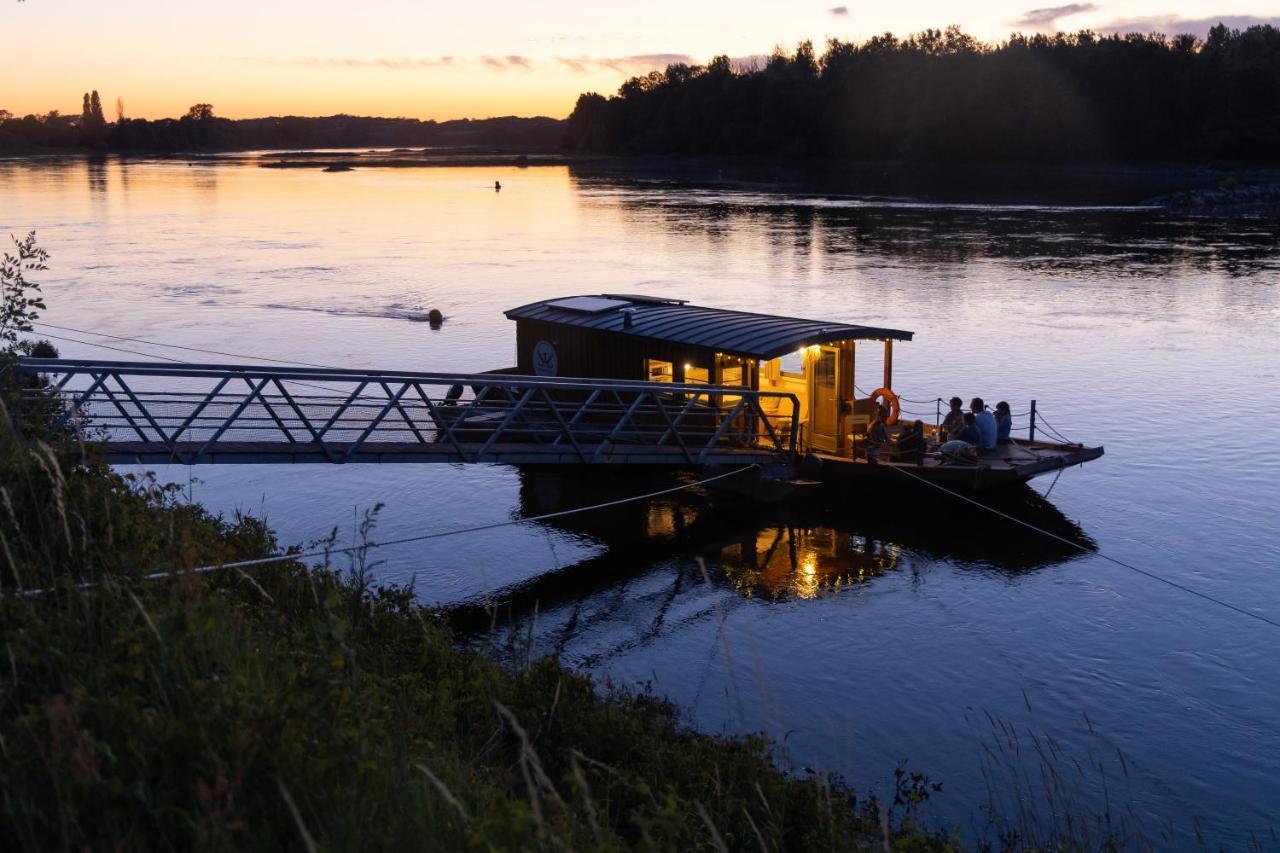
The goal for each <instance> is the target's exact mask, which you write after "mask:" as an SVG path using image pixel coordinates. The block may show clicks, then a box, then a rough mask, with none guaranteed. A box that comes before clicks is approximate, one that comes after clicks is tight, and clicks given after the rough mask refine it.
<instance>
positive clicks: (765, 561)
mask: <svg viewBox="0 0 1280 853" xmlns="http://www.w3.org/2000/svg"><path fill="white" fill-rule="evenodd" d="M901 554H902V551H901V548H899V547H898V546H897V545H895V544H893V543H889V542H878V541H876V540H868V539H866V538H865V537H862V536H854V535H850V534H848V533H841V532H840V531H838V530H832V529H831V528H829V527H815V528H804V527H791V526H779V527H770V528H765V529H763V530H761V531H759V532H758V533H757V534H756V535H755V539H754V541H753V540H750V539H747V540H743V541H740V542H735V543H733V544H731V545H726V546H724V547H723V548H721V550H720V554H719V563H720V567H721V569H722V570H723V571H724V573H725V576H726V577H727V578H728V580H729V582H730V583H731V584H733V586H734V588H735V589H737V590H738V591H739V592H741V593H742V594H743V595H748V596H754V595H763V596H767V597H770V598H775V599H777V598H784V597H791V598H814V597H816V596H818V595H819V594H821V593H822V592H824V591H834V590H837V589H840V588H841V587H848V586H853V585H856V584H860V583H864V582H865V581H868V580H870V579H871V578H874V577H877V576H879V575H882V574H884V573H885V572H887V571H889V570H890V569H893V568H895V567H897V565H898V563H899V561H900V560H901Z"/></svg>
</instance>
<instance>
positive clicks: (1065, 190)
mask: <svg viewBox="0 0 1280 853" xmlns="http://www.w3.org/2000/svg"><path fill="white" fill-rule="evenodd" d="M86 158H89V159H90V161H91V162H106V161H107V160H108V159H111V160H118V161H119V162H120V163H122V164H125V163H130V162H135V163H141V162H147V161H153V160H155V161H162V162H164V161H170V162H173V161H176V162H180V163H182V164H185V165H187V166H192V167H198V166H207V165H216V164H225V163H228V162H240V163H245V164H248V165H254V166H258V167H261V168H264V169H273V170H306V169H315V170H317V171H327V172H351V171H356V170H360V169H372V168H379V169H387V168H394V169H433V168H484V169H508V168H538V167H556V168H568V169H570V170H571V172H572V174H573V176H574V177H575V178H577V179H582V180H609V181H624V182H626V181H634V182H636V184H637V185H638V186H643V185H649V184H653V185H660V186H670V185H673V184H678V185H680V186H683V187H686V188H689V189H712V190H716V189H724V190H732V191H735V192H743V191H746V192H761V193H791V194H803V195H812V196H819V197H829V199H830V201H831V202H833V203H838V202H840V201H841V199H842V197H852V198H855V199H857V200H858V201H860V202H863V203H866V204H870V205H875V204H877V203H886V204H900V203H904V202H906V203H926V204H942V205H948V204H953V205H1003V206H1018V205H1033V206H1064V207H1090V206H1129V207H1149V208H1154V209H1167V210H1174V211H1194V212H1202V213H1209V214H1214V215H1220V214H1232V213H1235V212H1237V211H1248V210H1255V209H1258V208H1260V207H1263V208H1266V207H1275V206H1277V204H1280V202H1278V201H1277V199H1280V169H1273V168H1257V167H1246V166H1241V165H1238V164H1231V163H1219V164H1212V163H1176V162H1175V163H1155V164H1129V163H1096V164H1076V165H1057V166H1053V165H1043V164H1036V165H1030V164H1022V163H998V162H997V163H976V164H971V165H969V166H967V167H966V168H964V169H956V168H954V167H949V166H940V165H930V164H920V163H914V162H910V161H864V160H839V159H799V160H798V159H788V158H766V157H711V156H707V157H678V156H617V155H605V154H581V153H566V152H563V151H555V150H546V149H519V148H502V147H497V148H490V147H474V146H466V147H442V148H394V149H388V148H381V149H367V148H350V149H321V150H307V149H281V150H254V151H225V152H218V153H207V152H201V153H185V154H184V153H176V154H175V153H155V154H146V153H137V152H135V153H120V154H109V155H105V154H93V153H89V152H74V153H68V152H58V153H44V154H32V155H21V156H11V157H8V158H4V157H0V162H4V161H5V160H6V159H7V160H9V161H24V160H30V161H35V162H41V163H53V164H56V163H58V162H59V161H66V162H83V161H84V160H85V159H86Z"/></svg>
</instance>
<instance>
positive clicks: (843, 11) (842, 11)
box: [827, 6, 849, 18]
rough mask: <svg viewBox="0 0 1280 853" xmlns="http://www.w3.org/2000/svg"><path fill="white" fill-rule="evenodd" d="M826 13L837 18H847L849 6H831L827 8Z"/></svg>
mask: <svg viewBox="0 0 1280 853" xmlns="http://www.w3.org/2000/svg"><path fill="white" fill-rule="evenodd" d="M827 14H829V15H835V16H836V17H837V18H847V17H849V7H848V6H832V7H831V8H830V9H828V10H827Z"/></svg>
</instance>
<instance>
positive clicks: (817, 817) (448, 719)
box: [0, 409, 949, 850]
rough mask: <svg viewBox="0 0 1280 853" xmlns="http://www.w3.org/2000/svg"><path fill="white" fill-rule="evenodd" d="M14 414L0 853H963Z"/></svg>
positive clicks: (0, 671)
mask: <svg viewBox="0 0 1280 853" xmlns="http://www.w3.org/2000/svg"><path fill="white" fill-rule="evenodd" d="M0 415H2V416H0V593H2V594H0V643H2V644H3V648H0V848H3V849H6V850H18V849H27V850H34V849H39V850H47V849H71V848H76V849H93V848H123V849H150V848H173V847H177V848H189V847H196V848H201V849H244V848H254V849H278V848H305V849H334V850H340V849H357V848H358V849H362V850H366V849H396V850H404V849H415V850H416V849H424V850H432V849H440V850H453V849H535V848H548V849H551V848H555V849H624V848H632V847H639V848H645V849H682V850H683V849H755V850H783V849H792V850H816V849H822V850H854V849H869V848H872V847H874V848H876V849H883V848H884V847H886V846H887V847H891V848H893V849H900V850H926V849H945V848H947V847H948V846H949V845H948V844H947V842H946V840H945V839H942V838H938V837H935V836H930V835H928V834H926V833H925V832H923V831H922V830H920V829H919V828H918V826H917V825H916V823H915V822H914V818H913V815H914V811H913V810H912V811H901V812H894V811H893V810H891V809H886V808H882V807H881V805H880V804H879V803H876V802H875V801H873V800H868V801H860V800H858V799H855V797H854V796H853V795H852V794H851V792H850V791H849V790H848V789H847V788H845V787H844V786H843V785H842V784H841V783H840V782H839V781H838V780H835V779H831V778H827V777H819V778H812V779H796V778H792V777H788V776H787V775H785V774H783V773H781V772H780V771H779V770H778V769H777V768H776V767H775V766H774V764H773V763H772V761H771V759H770V754H771V753H770V748H769V745H768V743H767V742H766V741H764V740H763V739H761V738H756V737H742V738H723V737H708V736H704V735H698V734H694V733H691V732H689V731H687V730H685V729H682V728H681V727H680V726H679V725H678V724H677V718H676V713H675V710H674V709H673V708H672V707H671V706H669V705H667V704H665V703H663V702H661V701H658V700H655V699H653V698H651V697H648V696H643V695H634V694H630V693H624V692H619V691H614V690H612V689H609V688H608V687H607V686H605V687H604V688H603V689H602V688H601V687H599V686H597V685H595V684H593V683H591V682H590V681H588V680H586V679H584V678H582V677H579V676H575V675H573V674H571V673H569V672H567V671H566V670H564V669H563V668H561V667H560V666H559V665H558V664H557V663H556V662H554V661H552V660H547V659H543V660H537V661H531V662H528V663H527V664H526V665H524V666H522V667H519V668H510V667H500V666H498V665H497V664H495V663H493V662H492V661H490V660H488V659H486V658H484V657H482V656H480V655H477V654H473V653H467V652H463V651H460V650H458V649H457V647H456V646H455V643H454V641H453V637H452V636H451V634H450V632H449V631H448V629H447V628H446V627H444V625H443V623H442V622H441V621H440V620H439V619H437V618H436V616H435V614H433V613H431V612H429V611H427V610H424V609H423V608H421V607H419V606H417V605H416V604H415V603H414V600H413V595H412V591H411V590H404V589H396V590H386V589H372V588H370V586H369V585H368V583H367V582H366V580H365V578H366V574H365V573H364V572H361V571H355V572H352V573H341V572H338V571H335V570H330V569H321V570H309V569H308V568H307V567H305V566H303V565H301V564H299V563H297V562H296V561H292V560H289V559H287V558H286V559H282V560H281V562H280V563H279V564H274V565H272V566H270V567H267V568H259V569H255V570H253V572H252V574H249V573H241V572H237V571H235V570H228V571H224V572H215V573H210V574H205V575H195V574H192V573H189V572H188V573H181V572H180V573H179V574H178V575H177V576H176V577H174V578H173V579H171V580H165V581H159V582H140V581H139V580H138V575H139V574H140V573H141V572H142V570H144V569H145V570H153V569H156V568H163V567H175V568H178V569H184V568H189V567H191V566H194V565H199V564H204V563H213V562H220V561H231V560H236V559H243V558H251V557H257V556H262V555H268V554H271V553H276V550H277V546H276V542H275V541H274V539H273V536H272V534H271V532H270V531H269V530H268V529H266V527H265V526H264V525H263V524H262V523H261V522H259V521H257V520H255V519H252V518H245V517H237V518H234V519H231V520H226V519H222V518H217V517H213V516H211V515H209V514H208V513H207V512H206V511H204V510H203V509H201V508H200V507H197V506H190V505H185V504H183V503H181V502H180V501H179V500H178V496H177V494H176V491H175V487H167V486H161V485H158V484H157V483H155V482H154V481H152V480H149V479H146V478H142V479H136V478H135V479H129V478H124V477H121V476H118V475H117V474H115V473H113V472H112V471H111V470H110V469H108V468H106V467H105V466H103V465H101V464H99V463H95V462H93V461H92V460H90V459H88V458H87V457H85V456H83V455H82V453H81V451H80V450H79V449H78V448H76V447H75V446H74V445H67V444H66V443H63V444H60V445H58V446H57V447H55V446H54V445H53V444H50V443H47V442H46V441H44V437H42V436H41V435H40V434H39V430H38V429H35V428H31V424H30V422H25V423H18V424H15V422H14V419H13V411H12V410H10V409H6V410H5V411H4V412H3V413H0ZM36 591H42V592H39V594H34V593H35V592H36Z"/></svg>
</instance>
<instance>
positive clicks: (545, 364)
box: [533, 341, 560, 376]
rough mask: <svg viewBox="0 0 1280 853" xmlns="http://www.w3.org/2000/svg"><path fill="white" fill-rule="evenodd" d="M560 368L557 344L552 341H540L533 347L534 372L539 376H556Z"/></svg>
mask: <svg viewBox="0 0 1280 853" xmlns="http://www.w3.org/2000/svg"><path fill="white" fill-rule="evenodd" d="M559 370H560V359H559V358H557V357H556V345H555V344H553V343H551V341H538V343H537V345H536V346H534V348H533V372H534V373H536V374H538V375H539V376H555V375H556V373H557V372H559Z"/></svg>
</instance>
